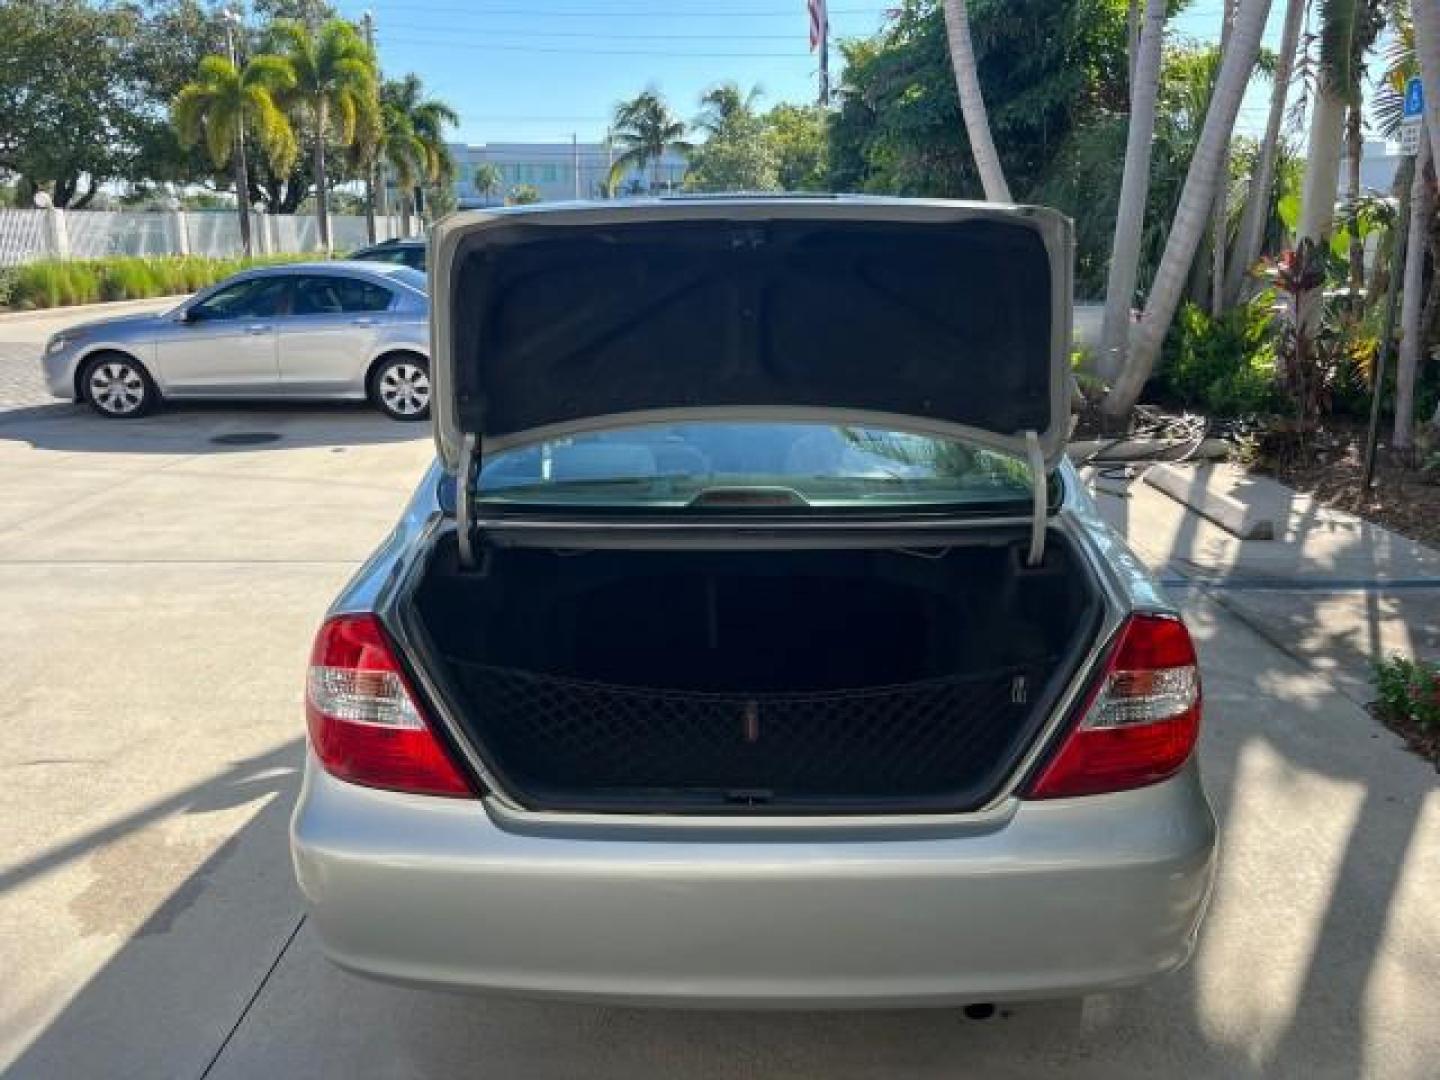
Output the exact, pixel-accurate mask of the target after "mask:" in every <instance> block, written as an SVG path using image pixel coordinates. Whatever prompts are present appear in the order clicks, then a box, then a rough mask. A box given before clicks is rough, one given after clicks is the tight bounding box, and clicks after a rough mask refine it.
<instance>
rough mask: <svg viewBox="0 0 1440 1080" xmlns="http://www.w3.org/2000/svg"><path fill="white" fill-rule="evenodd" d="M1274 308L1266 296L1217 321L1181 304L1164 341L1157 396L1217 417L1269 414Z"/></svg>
mask: <svg viewBox="0 0 1440 1080" xmlns="http://www.w3.org/2000/svg"><path fill="white" fill-rule="evenodd" d="M1273 306H1274V295H1273V294H1272V293H1269V292H1266V293H1262V294H1261V295H1259V296H1257V297H1256V298H1255V299H1254V300H1252V301H1251V302H1250V303H1248V304H1243V305H1241V306H1240V307H1238V308H1235V309H1233V310H1231V311H1228V312H1226V313H1225V314H1224V315H1222V316H1220V317H1219V318H1218V319H1217V318H1212V317H1211V316H1210V315H1209V314H1207V313H1206V312H1205V311H1204V310H1203V309H1201V308H1199V307H1197V306H1196V305H1194V304H1186V305H1185V306H1184V307H1183V308H1181V309H1180V313H1179V315H1178V316H1177V317H1176V319H1175V322H1174V324H1173V326H1172V327H1171V329H1170V333H1169V335H1168V336H1167V337H1166V339H1165V346H1164V350H1163V352H1162V353H1161V360H1160V371H1159V373H1158V374H1157V376H1156V390H1157V392H1158V393H1159V395H1160V396H1161V397H1162V398H1163V399H1165V400H1166V401H1169V402H1173V403H1174V404H1177V405H1181V406H1184V407H1185V408H1189V409H1197V410H1199V411H1202V412H1206V413H1209V414H1211V415H1218V416H1249V415H1254V414H1256V413H1266V412H1272V411H1274V409H1275V408H1276V407H1277V404H1278V400H1277V395H1276V388H1275V349H1274V330H1273V326H1274V316H1273V314H1272V308H1273Z"/></svg>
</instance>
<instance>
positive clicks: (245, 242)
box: [235, 109, 253, 259]
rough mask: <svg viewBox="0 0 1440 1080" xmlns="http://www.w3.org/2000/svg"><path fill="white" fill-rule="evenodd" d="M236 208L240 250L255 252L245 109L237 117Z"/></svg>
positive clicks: (247, 253) (248, 254)
mask: <svg viewBox="0 0 1440 1080" xmlns="http://www.w3.org/2000/svg"><path fill="white" fill-rule="evenodd" d="M235 208H236V210H237V211H238V212H239V214H240V250H241V252H243V253H244V255H245V258H247V259H248V258H250V257H251V255H252V254H253V252H252V250H251V242H250V169H249V167H248V166H247V165H246V162H245V111H244V110H243V109H241V110H240V113H239V115H238V116H237V117H236V119H235Z"/></svg>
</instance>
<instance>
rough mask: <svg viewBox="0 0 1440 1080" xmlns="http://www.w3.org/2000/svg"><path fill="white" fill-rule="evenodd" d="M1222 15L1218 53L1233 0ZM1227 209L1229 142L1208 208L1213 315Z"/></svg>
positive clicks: (1219, 304)
mask: <svg viewBox="0 0 1440 1080" xmlns="http://www.w3.org/2000/svg"><path fill="white" fill-rule="evenodd" d="M1224 11H1225V14H1224V15H1223V16H1222V17H1221V21H1220V55H1221V56H1224V55H1225V50H1226V49H1227V48H1229V47H1230V27H1231V25H1232V24H1233V23H1234V21H1235V0H1225V8H1224ZM1229 211H1230V144H1229V143H1228V142H1227V143H1226V144H1225V153H1224V154H1223V155H1222V156H1221V158H1220V183H1219V185H1218V186H1217V187H1216V189H1215V205H1214V207H1212V208H1211V210H1210V314H1211V315H1212V316H1214V317H1215V318H1217V319H1218V318H1219V317H1220V313H1221V312H1223V311H1224V310H1225V252H1226V249H1227V248H1228V247H1229V237H1228V236H1227V235H1226V232H1227V230H1226V225H1227V224H1228V223H1229V217H1230V215H1229Z"/></svg>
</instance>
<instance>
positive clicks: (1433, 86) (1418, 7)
mask: <svg viewBox="0 0 1440 1080" xmlns="http://www.w3.org/2000/svg"><path fill="white" fill-rule="evenodd" d="M1410 7H1411V17H1412V18H1413V20H1414V23H1415V55H1416V57H1417V58H1418V59H1419V61H1420V76H1421V78H1422V79H1424V81H1425V126H1426V128H1427V129H1428V130H1429V132H1430V160H1431V161H1436V162H1440V4H1436V3H1433V2H1427V0H1421V2H1420V3H1416V4H1411V5H1410ZM1435 415H1436V418H1437V421H1440V410H1437V411H1436V414H1435Z"/></svg>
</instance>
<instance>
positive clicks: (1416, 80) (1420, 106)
mask: <svg viewBox="0 0 1440 1080" xmlns="http://www.w3.org/2000/svg"><path fill="white" fill-rule="evenodd" d="M1423 115H1425V91H1424V89H1423V88H1422V86H1421V83H1420V76H1418V75H1415V76H1412V77H1411V78H1410V80H1409V81H1408V82H1406V84H1405V119H1406V120H1409V119H1410V118H1411V117H1413V116H1423Z"/></svg>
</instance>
